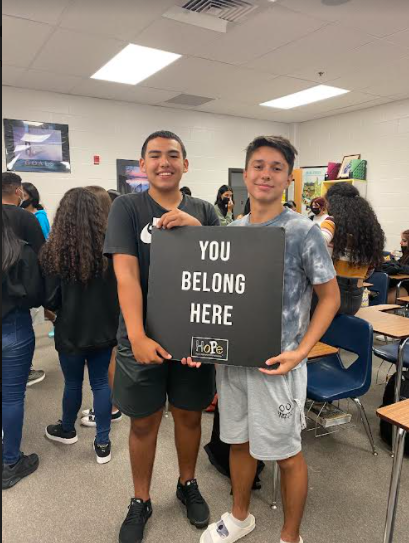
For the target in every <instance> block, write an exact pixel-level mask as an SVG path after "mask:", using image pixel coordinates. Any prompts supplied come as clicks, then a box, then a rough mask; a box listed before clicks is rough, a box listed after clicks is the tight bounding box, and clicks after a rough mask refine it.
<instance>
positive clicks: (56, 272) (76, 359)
mask: <svg viewBox="0 0 409 543" xmlns="http://www.w3.org/2000/svg"><path fill="white" fill-rule="evenodd" d="M106 222H107V221H106V213H105V212H104V210H103V208H102V206H101V204H100V203H99V201H98V198H97V197H96V196H95V194H93V193H92V192H91V191H89V190H87V189H85V188H75V189H71V190H69V191H68V192H67V193H66V194H65V196H64V197H63V199H62V200H61V203H60V206H59V208H58V210H57V213H56V216H55V219H54V224H53V229H52V231H51V235H50V238H49V241H48V242H47V244H46V245H45V246H44V248H43V250H42V252H41V255H40V262H41V265H42V269H43V274H44V275H45V282H46V302H45V307H47V309H50V310H52V311H55V312H56V314H57V319H56V321H55V348H56V350H57V351H58V354H59V358H60V364H61V368H62V371H63V374H64V380H65V388H64V397H63V416H62V421H60V422H58V423H57V424H55V425H51V426H48V427H47V429H46V436H47V437H48V439H51V440H52V441H58V442H60V443H64V444H67V445H71V444H73V443H76V442H77V441H78V437H77V432H76V430H75V422H76V419H77V415H78V412H79V410H80V408H81V404H82V382H83V379H84V368H85V365H87V366H88V374H89V379H90V384H91V388H92V392H93V396H94V409H95V419H96V427H97V434H96V439H95V441H94V449H95V452H96V455H97V462H98V463H99V464H105V463H107V462H109V461H110V460H111V442H110V440H109V433H110V429H111V410H112V404H111V392H110V388H109V384H108V366H109V362H110V359H111V353H112V349H113V348H114V346H115V345H116V332H117V328H118V318H119V304H118V297H117V286H116V280H115V274H114V271H113V266H112V263H111V262H110V261H109V260H108V259H107V258H105V257H104V255H103V245H104V239H105V231H106Z"/></svg>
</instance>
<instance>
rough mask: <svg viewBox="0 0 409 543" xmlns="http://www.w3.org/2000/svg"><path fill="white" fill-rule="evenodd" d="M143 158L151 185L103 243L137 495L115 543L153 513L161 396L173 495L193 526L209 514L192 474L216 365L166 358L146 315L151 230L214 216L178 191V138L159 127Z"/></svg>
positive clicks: (139, 534)
mask: <svg viewBox="0 0 409 543" xmlns="http://www.w3.org/2000/svg"><path fill="white" fill-rule="evenodd" d="M141 155H142V158H141V161H140V166H141V170H142V171H143V172H145V173H146V174H147V176H148V180H149V183H150V188H149V190H148V191H147V192H143V193H140V194H128V195H125V196H121V197H120V198H117V199H116V200H115V202H114V204H113V206H112V209H111V214H110V217H109V223H108V232H107V237H106V240H105V253H106V254H107V255H112V256H113V260H114V267H115V272H116V277H117V281H118V293H119V301H120V305H121V310H122V314H121V317H120V324H119V330H118V354H117V367H116V374H115V384H114V391H113V402H114V403H115V405H117V406H118V408H119V409H120V410H121V411H122V412H123V413H124V414H125V415H127V416H129V417H131V419H132V423H131V434H130V456H131V464H132V471H133V481H134V487H135V498H134V499H133V500H132V501H131V505H130V508H129V513H128V516H127V518H126V520H125V522H124V523H123V525H122V528H121V532H120V536H119V540H120V542H121V543H131V542H132V543H134V542H141V541H142V540H143V532H144V528H145V524H146V522H147V520H148V519H149V518H150V516H151V514H152V506H151V502H150V483H151V477H152V470H153V464H154V459H155V450H156V442H157V436H158V430H159V426H160V423H161V419H162V413H163V409H164V407H165V404H166V398H167V397H168V398H169V403H170V404H171V411H172V415H173V418H174V421H175V436H176V448H177V451H178V457H179V469H180V479H179V482H178V485H177V497H178V498H179V499H180V500H181V501H182V503H184V505H185V506H186V508H187V515H188V518H189V520H190V522H191V523H192V524H194V525H195V526H196V527H198V528H204V527H206V526H207V525H208V522H209V516H210V513H209V508H208V506H207V504H206V502H205V500H204V499H203V497H202V496H201V494H200V491H199V488H198V485H197V482H196V480H195V478H194V477H195V468H196V461H197V456H198V451H199V446H200V437H201V414H202V411H203V409H205V408H206V407H207V406H208V405H209V404H210V402H211V401H212V399H213V397H214V386H215V375H214V368H213V366H210V365H209V366H205V367H202V368H201V369H200V370H198V371H193V370H191V369H190V368H189V367H187V366H184V365H182V364H181V363H180V362H177V361H174V360H172V356H171V354H170V353H167V352H166V351H165V350H164V349H163V348H162V346H161V345H159V344H158V343H156V342H155V341H152V340H151V339H150V338H148V337H147V336H146V334H145V318H146V303H147V294H148V279H149V264H150V244H151V239H152V229H153V228H154V227H157V228H174V227H180V226H200V225H205V226H212V225H218V224H219V221H218V218H217V216H216V213H215V211H214V209H213V206H212V205H211V204H210V203H207V202H204V201H202V200H199V199H197V198H192V197H190V196H187V195H184V194H181V192H180V191H179V183H180V181H181V178H182V176H183V174H184V173H185V172H187V171H188V167H189V163H188V160H187V158H186V149H185V146H184V145H183V143H182V141H181V140H180V138H179V137H178V136H176V135H175V134H172V133H171V132H165V131H163V132H157V133H154V134H152V135H151V136H149V137H148V138H147V140H146V142H145V143H144V145H143V148H142V153H141ZM169 265H171V263H169Z"/></svg>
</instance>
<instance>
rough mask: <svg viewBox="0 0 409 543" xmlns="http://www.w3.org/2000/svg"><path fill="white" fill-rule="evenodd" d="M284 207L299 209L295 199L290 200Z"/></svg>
mask: <svg viewBox="0 0 409 543" xmlns="http://www.w3.org/2000/svg"><path fill="white" fill-rule="evenodd" d="M283 205H284V207H288V209H297V205H296V203H295V202H294V200H288V202H286V203H285V204H283Z"/></svg>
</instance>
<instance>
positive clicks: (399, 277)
mask: <svg viewBox="0 0 409 543" xmlns="http://www.w3.org/2000/svg"><path fill="white" fill-rule="evenodd" d="M389 279H395V280H396V281H399V283H398V284H397V285H396V298H395V302H396V301H397V300H398V298H399V296H400V289H401V287H402V283H403V282H404V281H408V280H409V275H406V274H404V273H399V274H398V275H390V276H389Z"/></svg>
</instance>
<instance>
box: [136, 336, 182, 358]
mask: <svg viewBox="0 0 409 543" xmlns="http://www.w3.org/2000/svg"><path fill="white" fill-rule="evenodd" d="M132 352H133V355H134V357H135V360H137V361H138V362H139V363H140V364H163V361H164V360H171V358H172V356H171V355H170V354H169V353H168V352H167V351H165V349H164V348H163V347H161V345H159V343H156V341H153V340H152V339H149V338H148V337H147V336H145V335H144V336H140V337H138V338H137V339H136V340H134V341H132Z"/></svg>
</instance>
